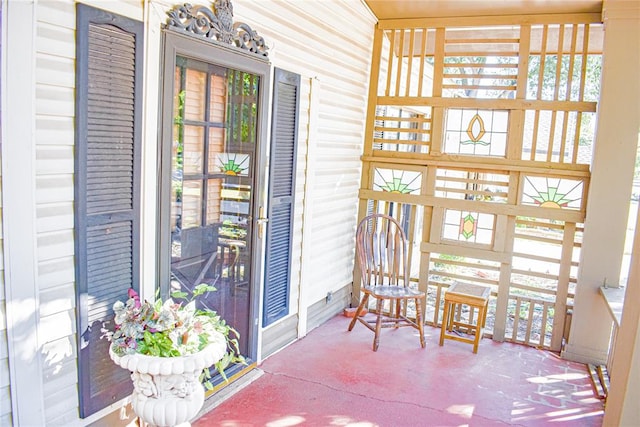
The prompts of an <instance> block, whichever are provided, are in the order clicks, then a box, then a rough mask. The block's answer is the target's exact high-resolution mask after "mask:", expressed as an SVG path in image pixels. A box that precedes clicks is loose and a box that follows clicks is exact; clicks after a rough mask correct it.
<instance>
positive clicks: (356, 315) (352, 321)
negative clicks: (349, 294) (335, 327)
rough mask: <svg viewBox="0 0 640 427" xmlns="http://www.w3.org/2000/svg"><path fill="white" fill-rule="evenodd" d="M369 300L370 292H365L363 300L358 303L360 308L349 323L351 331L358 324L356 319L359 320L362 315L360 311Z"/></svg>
mask: <svg viewBox="0 0 640 427" xmlns="http://www.w3.org/2000/svg"><path fill="white" fill-rule="evenodd" d="M367 301H369V294H365V296H364V297H362V301H360V304H359V305H358V309H357V310H356V312H355V313H354V315H353V319H351V323H349V329H348V330H349V331H350V330H352V329H353V327H354V325H355V324H356V320H358V317H359V316H360V312H361V311H362V308H363V307H364V306H365V304H366V303H367Z"/></svg>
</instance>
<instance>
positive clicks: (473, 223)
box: [442, 209, 495, 245]
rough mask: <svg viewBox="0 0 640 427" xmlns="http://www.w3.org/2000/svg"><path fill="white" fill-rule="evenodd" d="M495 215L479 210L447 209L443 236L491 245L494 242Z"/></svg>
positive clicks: (449, 238)
mask: <svg viewBox="0 0 640 427" xmlns="http://www.w3.org/2000/svg"><path fill="white" fill-rule="evenodd" d="M494 224H495V215H492V214H485V213H479V212H468V211H458V210H454V209H447V210H446V211H445V217H444V226H443V233H442V234H443V236H442V237H443V238H444V239H447V240H457V241H461V242H470V243H478V244H483V245H490V244H491V243H492V242H493V229H494Z"/></svg>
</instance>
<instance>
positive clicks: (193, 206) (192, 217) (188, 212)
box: [182, 180, 202, 229]
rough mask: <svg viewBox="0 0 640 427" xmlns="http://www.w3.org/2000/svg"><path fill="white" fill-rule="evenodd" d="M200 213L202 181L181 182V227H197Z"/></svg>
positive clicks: (199, 221)
mask: <svg viewBox="0 0 640 427" xmlns="http://www.w3.org/2000/svg"><path fill="white" fill-rule="evenodd" d="M201 215H202V181H200V180H192V181H187V180H184V181H183V183H182V228H183V229H185V228H191V227H198V226H199V225H200V223H201Z"/></svg>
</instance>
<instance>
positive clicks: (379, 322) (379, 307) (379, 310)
mask: <svg viewBox="0 0 640 427" xmlns="http://www.w3.org/2000/svg"><path fill="white" fill-rule="evenodd" d="M382 303H383V301H382V300H381V299H378V300H377V303H376V311H377V316H378V317H377V318H376V330H375V336H374V337H373V351H378V345H380V328H381V327H382V316H383V313H382Z"/></svg>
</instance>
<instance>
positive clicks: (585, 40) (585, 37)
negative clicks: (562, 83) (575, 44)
mask: <svg viewBox="0 0 640 427" xmlns="http://www.w3.org/2000/svg"><path fill="white" fill-rule="evenodd" d="M582 31H583V33H582V64H581V67H580V91H579V94H578V101H584V88H585V85H586V81H585V80H586V78H587V56H588V55H587V52H589V24H584V25H583V30H582ZM581 127H582V112H581V111H578V112H577V117H576V130H575V135H574V137H573V155H572V156H571V161H572V163H574V164H575V163H576V162H577V161H578V148H579V147H580V131H581Z"/></svg>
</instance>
